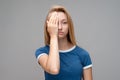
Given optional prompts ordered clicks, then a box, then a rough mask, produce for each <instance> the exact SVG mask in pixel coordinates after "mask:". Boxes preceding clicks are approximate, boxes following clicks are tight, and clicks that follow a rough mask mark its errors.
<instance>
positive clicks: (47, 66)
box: [38, 13, 60, 74]
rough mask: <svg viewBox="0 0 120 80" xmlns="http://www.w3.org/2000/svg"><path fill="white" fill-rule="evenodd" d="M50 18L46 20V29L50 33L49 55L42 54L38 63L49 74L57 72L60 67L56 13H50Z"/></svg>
mask: <svg viewBox="0 0 120 80" xmlns="http://www.w3.org/2000/svg"><path fill="white" fill-rule="evenodd" d="M52 14H53V15H52V16H51V18H50V20H49V21H47V23H48V27H47V30H48V32H49V34H50V51H49V55H42V56H41V57H40V58H39V61H38V62H39V63H40V65H41V66H42V68H43V69H44V70H45V71H46V72H48V73H51V74H58V73H59V69H60V61H59V51H58V18H57V15H56V13H52Z"/></svg>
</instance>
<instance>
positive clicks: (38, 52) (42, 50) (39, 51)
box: [35, 47, 48, 61]
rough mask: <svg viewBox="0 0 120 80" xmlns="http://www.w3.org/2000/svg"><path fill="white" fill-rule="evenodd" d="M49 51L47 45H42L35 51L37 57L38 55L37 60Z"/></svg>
mask: <svg viewBox="0 0 120 80" xmlns="http://www.w3.org/2000/svg"><path fill="white" fill-rule="evenodd" d="M47 53H48V50H47V48H46V47H41V48H39V49H37V50H36V52H35V57H36V59H37V61H38V59H39V58H40V57H41V56H42V55H46V54H47Z"/></svg>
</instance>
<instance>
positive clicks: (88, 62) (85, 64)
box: [81, 50, 92, 69]
mask: <svg viewBox="0 0 120 80" xmlns="http://www.w3.org/2000/svg"><path fill="white" fill-rule="evenodd" d="M81 53H82V65H83V69H86V68H89V67H92V61H91V58H90V55H89V53H88V52H87V51H85V50H83V51H82V52H81Z"/></svg>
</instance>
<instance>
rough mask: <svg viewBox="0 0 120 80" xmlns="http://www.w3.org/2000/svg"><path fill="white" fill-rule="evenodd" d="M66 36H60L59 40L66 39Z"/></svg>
mask: <svg viewBox="0 0 120 80" xmlns="http://www.w3.org/2000/svg"><path fill="white" fill-rule="evenodd" d="M65 38H66V37H65V36H58V39H65Z"/></svg>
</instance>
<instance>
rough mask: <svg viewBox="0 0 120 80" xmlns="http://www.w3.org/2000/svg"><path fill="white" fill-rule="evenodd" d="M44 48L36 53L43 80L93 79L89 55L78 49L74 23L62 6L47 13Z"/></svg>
mask: <svg viewBox="0 0 120 80" xmlns="http://www.w3.org/2000/svg"><path fill="white" fill-rule="evenodd" d="M44 36H45V46H44V47H41V48H39V49H37V50H36V53H35V55H36V58H37V60H38V63H39V64H40V65H41V67H42V68H43V69H44V72H45V80H81V79H83V80H92V62H91V59H90V56H89V54H88V52H87V51H86V50H84V49H82V48H81V47H79V46H77V44H76V41H75V37H74V29H73V22H72V19H71V17H70V15H69V14H68V12H67V11H66V10H65V8H64V7H63V6H54V7H52V8H51V9H50V11H49V12H48V15H47V17H46V20H45V25H44Z"/></svg>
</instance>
